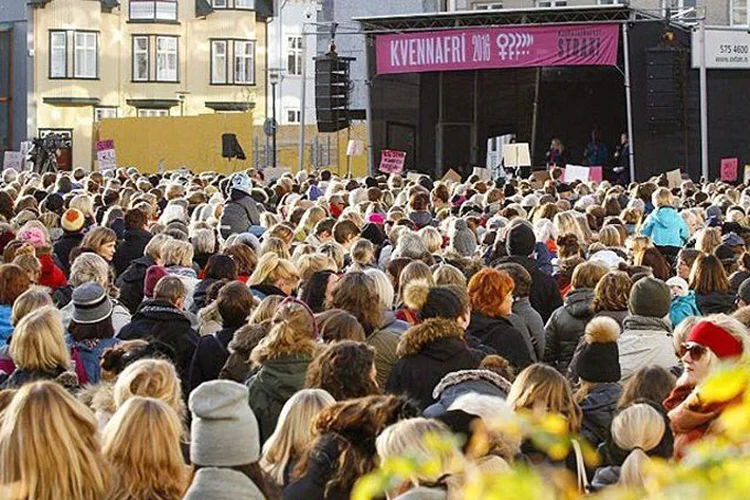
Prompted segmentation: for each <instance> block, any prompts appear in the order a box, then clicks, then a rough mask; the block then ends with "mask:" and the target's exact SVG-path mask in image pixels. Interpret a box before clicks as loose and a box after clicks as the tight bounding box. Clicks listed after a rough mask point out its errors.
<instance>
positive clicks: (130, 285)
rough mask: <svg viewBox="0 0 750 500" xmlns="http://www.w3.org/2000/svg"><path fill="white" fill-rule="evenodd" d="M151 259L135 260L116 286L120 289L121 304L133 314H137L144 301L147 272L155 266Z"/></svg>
mask: <svg viewBox="0 0 750 500" xmlns="http://www.w3.org/2000/svg"><path fill="white" fill-rule="evenodd" d="M155 264H156V262H154V260H153V259H152V258H151V257H148V256H144V257H140V258H138V259H135V260H134V261H133V262H131V263H130V265H129V266H128V267H127V269H125V271H123V273H122V274H120V276H119V277H118V278H117V281H116V284H117V287H118V288H119V289H120V302H122V303H123V305H124V306H125V307H127V308H128V310H129V311H130V313H131V314H133V313H135V311H136V310H137V309H138V306H140V305H141V302H142V301H143V282H144V280H145V279H146V270H147V269H148V268H149V267H151V266H153V265H155Z"/></svg>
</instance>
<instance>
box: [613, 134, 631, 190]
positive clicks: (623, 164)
mask: <svg viewBox="0 0 750 500" xmlns="http://www.w3.org/2000/svg"><path fill="white" fill-rule="evenodd" d="M614 161H615V164H614V167H613V169H612V170H613V171H614V175H613V176H612V181H613V182H614V183H616V184H620V185H623V186H627V184H628V183H629V182H630V138H629V137H628V134H625V133H623V134H622V135H621V136H620V143H619V144H618V145H617V147H615V158H614Z"/></svg>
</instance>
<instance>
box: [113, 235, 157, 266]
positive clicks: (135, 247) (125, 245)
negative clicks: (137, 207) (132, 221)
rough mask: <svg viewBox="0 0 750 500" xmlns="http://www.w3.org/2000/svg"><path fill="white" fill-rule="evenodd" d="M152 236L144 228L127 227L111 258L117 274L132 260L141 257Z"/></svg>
mask: <svg viewBox="0 0 750 500" xmlns="http://www.w3.org/2000/svg"><path fill="white" fill-rule="evenodd" d="M152 237H153V235H152V234H151V233H149V232H148V231H146V230H144V229H127V230H126V231H125V233H124V234H123V239H122V241H121V242H120V243H119V244H118V245H117V250H116V251H115V256H114V258H113V259H112V264H113V265H114V266H115V274H116V275H117V276H119V275H120V274H122V273H123V272H125V269H127V268H128V266H130V263H131V262H132V261H134V260H135V259H140V258H141V257H143V251H144V250H145V249H146V245H148V242H149V241H151V238H152Z"/></svg>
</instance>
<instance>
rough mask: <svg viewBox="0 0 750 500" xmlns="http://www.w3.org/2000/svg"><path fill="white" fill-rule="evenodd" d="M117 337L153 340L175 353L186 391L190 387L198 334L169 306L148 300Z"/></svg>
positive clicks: (184, 318) (176, 365)
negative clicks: (192, 362)
mask: <svg viewBox="0 0 750 500" xmlns="http://www.w3.org/2000/svg"><path fill="white" fill-rule="evenodd" d="M117 337H118V338H119V339H121V340H135V339H146V340H149V339H153V340H156V341H159V342H161V343H163V344H165V345H167V346H169V348H171V349H172V350H173V351H174V363H175V368H177V373H178V374H179V375H180V380H181V381H182V386H183V388H187V387H188V381H189V378H188V377H189V374H190V363H191V361H192V359H193V354H194V352H195V348H196V346H197V345H198V340H199V337H198V334H197V333H196V332H195V330H193V328H192V327H191V326H190V320H189V319H188V318H187V317H186V316H185V314H183V312H182V311H181V310H179V309H177V308H176V307H175V306H174V305H172V304H170V303H169V302H165V301H161V300H147V301H145V302H144V303H143V305H142V306H141V307H140V308H139V309H138V311H136V313H135V314H134V315H133V320H132V321H131V322H130V324H129V325H127V326H125V327H124V328H123V329H122V330H120V333H119V334H117Z"/></svg>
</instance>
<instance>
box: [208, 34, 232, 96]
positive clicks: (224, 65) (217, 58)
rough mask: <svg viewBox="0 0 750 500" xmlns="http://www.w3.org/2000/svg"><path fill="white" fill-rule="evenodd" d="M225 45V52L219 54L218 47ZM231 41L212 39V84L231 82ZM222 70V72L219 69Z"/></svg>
mask: <svg viewBox="0 0 750 500" xmlns="http://www.w3.org/2000/svg"><path fill="white" fill-rule="evenodd" d="M219 46H223V47H224V54H223V55H220V54H218V52H217V50H216V48H217V47H219ZM228 61H229V41H228V40H211V85H226V84H227V83H229V81H228V75H227V73H229V64H228ZM219 70H221V73H218V71H219Z"/></svg>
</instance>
